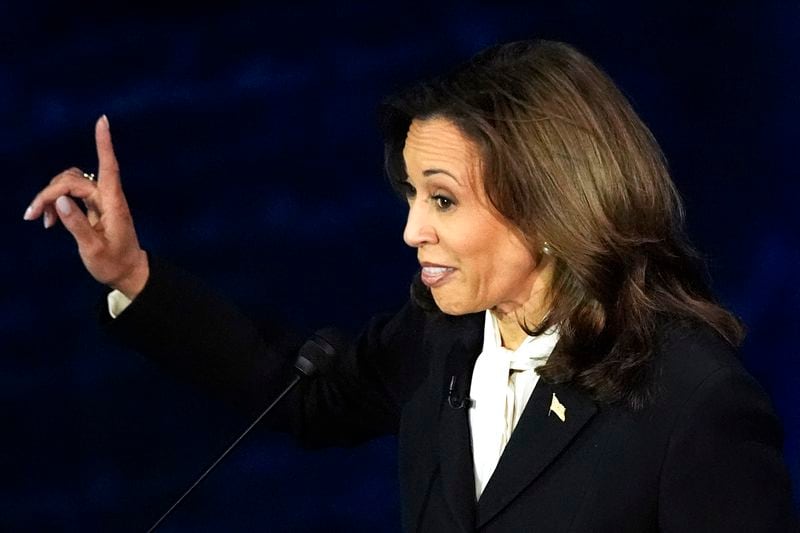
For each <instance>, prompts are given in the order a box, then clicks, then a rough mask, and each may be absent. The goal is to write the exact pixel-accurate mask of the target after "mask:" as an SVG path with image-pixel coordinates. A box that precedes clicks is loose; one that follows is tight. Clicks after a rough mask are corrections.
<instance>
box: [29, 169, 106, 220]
mask: <svg viewBox="0 0 800 533" xmlns="http://www.w3.org/2000/svg"><path fill="white" fill-rule="evenodd" d="M96 193H97V187H96V186H95V185H94V184H93V183H92V182H90V181H89V180H87V179H85V178H82V177H81V178H78V177H76V176H72V175H66V176H64V178H63V179H60V180H58V181H56V182H55V183H53V184H52V185H48V186H47V187H45V188H44V189H42V190H41V191H40V192H39V194H37V195H36V197H35V198H34V199H33V201H32V202H31V205H30V206H29V207H28V210H27V211H25V220H34V219H36V218H38V217H39V215H41V214H42V211H43V210H44V208H45V207H47V206H50V205H52V204H53V202H55V201H56V198H58V197H59V196H65V195H69V196H75V197H77V198H89V197H90V196H92V195H94V194H96Z"/></svg>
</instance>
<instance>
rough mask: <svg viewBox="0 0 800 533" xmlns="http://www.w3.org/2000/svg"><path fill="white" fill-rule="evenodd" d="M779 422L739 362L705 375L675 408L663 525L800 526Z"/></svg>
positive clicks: (726, 528)
mask: <svg viewBox="0 0 800 533" xmlns="http://www.w3.org/2000/svg"><path fill="white" fill-rule="evenodd" d="M782 444H783V436H782V431H781V429H780V424H779V422H778V420H777V418H776V417H775V415H774V413H773V411H772V408H771V406H770V404H769V401H768V399H767V397H766V395H765V394H764V392H763V391H762V390H761V389H760V387H759V386H758V385H757V384H756V382H755V381H754V380H753V379H752V378H751V377H750V376H748V375H747V374H746V373H745V372H743V371H742V370H741V369H738V368H734V367H724V368H720V369H718V370H717V371H716V372H714V373H712V374H711V375H710V376H708V377H707V378H706V379H705V380H704V381H703V382H702V383H701V384H700V385H699V386H698V387H697V389H696V390H695V391H694V393H693V394H692V396H691V398H689V399H688V400H687V402H686V404H685V405H684V407H683V408H682V410H681V413H680V414H679V416H678V419H677V421H676V424H675V427H674V429H673V432H672V435H671V438H670V443H669V447H668V451H667V456H666V458H665V462H664V465H663V470H662V476H661V485H660V496H659V524H660V529H661V530H663V531H676V532H677V531H709V532H711V531H719V532H723V531H748V532H759V531H764V532H766V531H774V532H789V531H797V529H796V527H797V524H796V522H795V521H794V520H795V518H794V510H793V507H792V502H791V488H790V483H789V477H788V473H787V470H786V465H785V464H784V462H783V457H782V453H781V449H782Z"/></svg>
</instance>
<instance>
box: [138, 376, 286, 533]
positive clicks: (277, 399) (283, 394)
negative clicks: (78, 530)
mask: <svg viewBox="0 0 800 533" xmlns="http://www.w3.org/2000/svg"><path fill="white" fill-rule="evenodd" d="M300 378H301V374H295V375H294V377H293V378H292V380H291V381H290V382H289V385H288V386H287V387H286V388H285V389H283V392H281V393H280V394H279V395H278V397H277V398H275V400H273V402H272V403H271V404H269V406H268V407H267V408H266V409H264V411H263V412H262V413H261V414H260V415H258V417H257V418H256V419H255V420H254V421H253V423H252V424H250V425H249V426H248V427H247V429H245V430H244V432H243V433H242V434H241V435H239V437H238V438H237V439H236V440H235V441H233V443H232V444H231V445H230V446H228V449H227V450H225V451H224V452H222V455H220V456H219V457H218V458H217V460H216V461H214V462H213V463H211V466H209V467H208V468H207V469H206V471H205V472H203V474H202V475H201V476H200V477H199V478H197V481H195V482H194V483H193V484H192V486H191V487H189V488H188V489H187V490H186V492H184V493H183V496H181V497H180V498H178V500H177V501H176V502H175V503H173V504H172V507H170V508H169V509H167V512H166V513H164V514H163V515H162V516H161V518H159V519H158V521H156V523H155V524H153V526H152V527H151V528H150V529H148V530H147V533H152V532H153V531H155V529H156V528H157V527H158V526H159V525H160V524H161V522H163V521H164V519H166V518H167V516H169V514H170V513H171V512H172V510H173V509H175V508H176V507H177V506H178V504H179V503H181V502H182V501H183V500H184V498H186V497H187V496H188V495H189V493H190V492H192V490H194V488H195V487H196V486H197V485H199V484H200V482H201V481H203V480H204V479H205V478H206V476H208V474H210V473H211V471H212V470H214V468H215V467H216V466H217V465H218V464H219V463H220V462H221V461H222V460H223V459H224V458H225V457H226V456H227V455H228V453H230V451H231V450H233V449H234V448H235V447H236V445H237V444H239V441H241V440H242V439H243V438H244V437H245V435H247V434H248V433H250V430H251V429H253V428H254V427H256V425H258V423H259V422H261V419H262V418H264V417H265V416H266V415H267V413H269V412H270V411H271V410H272V408H273V407H275V405H276V404H277V403H278V402H279V401H281V400H282V399H283V397H284V396H286V395H287V394H288V393H289V392H290V391H291V390H292V389H293V388H294V386H295V385H297V384H298V383H299V382H300Z"/></svg>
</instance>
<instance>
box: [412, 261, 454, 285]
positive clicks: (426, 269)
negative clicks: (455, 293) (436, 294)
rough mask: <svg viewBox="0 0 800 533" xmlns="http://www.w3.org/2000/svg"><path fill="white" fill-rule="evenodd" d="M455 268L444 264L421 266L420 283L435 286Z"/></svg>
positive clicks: (446, 278) (442, 281) (445, 279)
mask: <svg viewBox="0 0 800 533" xmlns="http://www.w3.org/2000/svg"><path fill="white" fill-rule="evenodd" d="M455 271H456V269H455V268H452V267H445V266H433V265H430V266H423V267H422V270H421V272H420V278H421V279H422V283H424V284H425V285H427V286H428V287H431V288H433V287H436V286H439V285H442V284H443V283H445V282H446V281H447V280H448V278H450V276H451V275H452V274H453V272H455Z"/></svg>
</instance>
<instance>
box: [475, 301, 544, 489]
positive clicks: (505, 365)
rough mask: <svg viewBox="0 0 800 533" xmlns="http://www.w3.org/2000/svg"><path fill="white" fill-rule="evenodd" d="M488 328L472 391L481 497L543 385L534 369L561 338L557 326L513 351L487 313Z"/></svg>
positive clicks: (524, 342) (486, 325)
mask: <svg viewBox="0 0 800 533" xmlns="http://www.w3.org/2000/svg"><path fill="white" fill-rule="evenodd" d="M484 324H485V325H484V332H483V351H482V352H481V354H480V355H479V356H478V359H477V361H475V368H474V369H473V371H472V383H471V386H470V391H469V397H470V399H471V400H472V405H471V407H470V410H469V424H470V433H471V436H472V459H473V464H474V465H475V495H476V497H477V498H480V496H481V494H482V493H483V489H485V488H486V484H487V483H488V482H489V478H491V477H492V473H493V472H494V469H495V468H496V467H497V463H498V462H499V461H500V456H501V455H502V454H503V449H505V447H506V444H507V443H508V439H509V438H511V433H512V432H513V431H514V428H515V427H516V426H517V422H519V418H520V416H521V415H522V411H523V410H524V409H525V405H526V404H527V403H528V399H529V398H530V397H531V393H532V392H533V388H534V387H535V386H536V382H537V381H539V375H538V374H537V373H536V372H535V371H534V369H535V368H536V367H539V366H541V365H543V364H544V363H545V362H547V358H548V357H549V356H550V354H551V353H552V351H553V348H555V345H556V343H557V342H558V337H559V335H558V330H557V328H555V327H552V328H550V329H548V330H547V331H546V332H544V333H543V334H542V335H539V336H538V337H531V336H528V337H527V338H526V339H525V340H524V341H523V342H522V344H521V345H520V346H519V348H517V349H516V350H514V351H511V350H508V349H506V348H504V347H503V346H502V340H501V337H500V327H499V325H498V323H497V319H496V318H495V317H494V315H493V314H492V313H491V312H490V311H486V320H485V323H484Z"/></svg>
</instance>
